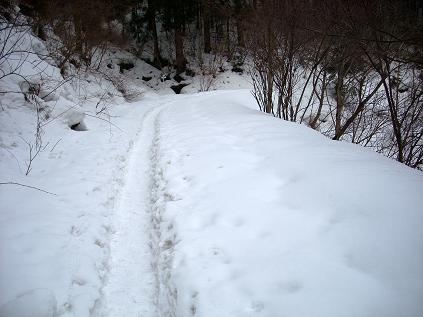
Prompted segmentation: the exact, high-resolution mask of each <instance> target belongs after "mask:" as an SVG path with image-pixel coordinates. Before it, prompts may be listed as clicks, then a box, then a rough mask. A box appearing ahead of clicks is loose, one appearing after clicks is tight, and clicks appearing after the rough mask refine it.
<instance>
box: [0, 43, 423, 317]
mask: <svg viewBox="0 0 423 317" xmlns="http://www.w3.org/2000/svg"><path fill="white" fill-rule="evenodd" d="M35 44H37V43H35ZM38 44H39V43H38ZM32 45H33V46H34V43H32ZM35 46H37V47H40V45H35ZM34 59H35V60H34V63H35V64H37V65H41V66H45V67H44V68H43V69H44V71H46V70H48V71H51V73H50V75H49V78H51V77H52V78H55V79H56V80H60V78H59V77H60V75H59V74H58V71H57V69H56V68H54V67H53V66H52V65H50V66H49V65H48V63H47V64H45V65H44V64H43V63H46V62H45V61H40V60H37V57H36V56H35V57H34ZM110 61H112V62H113V63H114V64H116V62H117V61H113V58H111V57H110V60H106V63H108V62H110ZM135 66H136V67H135V68H134V69H133V70H132V71H128V73H127V74H126V75H127V76H128V77H131V80H133V81H132V82H131V83H132V84H130V86H131V87H132V88H131V89H132V90H135V91H136V92H142V96H138V98H137V99H138V100H137V101H134V100H131V101H133V102H131V103H129V102H127V101H125V99H124V98H122V97H119V96H114V95H115V94H116V88H114V87H112V86H110V87H109V88H107V87H106V91H108V92H110V93H111V95H110V100H109V101H108V103H107V104H106V103H103V101H102V100H103V99H102V97H103V96H104V83H101V80H100V83H96V80H97V79H98V78H97V77H95V76H94V75H87V76H86V78H85V77H84V78H83V83H84V84H83V85H76V86H75V82H74V83H73V84H72V83H71V82H69V83H66V84H64V85H63V86H61V87H60V88H59V89H57V90H55V92H54V94H53V95H51V96H50V98H46V97H45V96H44V97H43V94H42V93H40V100H39V99H36V100H37V101H38V102H39V103H40V104H41V105H42V106H43V107H44V108H45V109H46V110H43V112H42V114H43V115H44V114H48V115H49V116H50V118H51V119H53V118H55V119H54V120H49V119H46V120H47V121H43V122H44V123H45V122H48V125H46V126H45V127H43V131H44V132H43V134H42V139H43V145H45V147H44V146H43V148H42V150H41V152H40V154H39V155H38V156H37V157H36V158H35V159H34V161H33V163H32V170H31V171H30V173H29V174H28V175H25V172H26V169H27V168H26V164H27V163H28V154H29V150H28V144H27V143H29V144H32V145H33V146H34V144H35V143H34V142H35V141H34V131H35V128H36V127H35V123H36V121H37V120H36V114H35V110H34V109H35V108H34V104H33V103H29V102H25V100H24V98H23V96H22V94H16V93H8V94H4V95H2V96H1V98H2V100H1V101H2V102H1V110H0V182H1V183H8V184H3V185H0V317H26V316H28V317H29V316H31V317H52V316H55V317H57V316H63V317H70V316H73V317H88V316H92V317H122V316H125V317H140V316H143V317H150V316H151V317H153V316H163V317H165V316H166V317H167V316H178V317H182V316H198V317H223V316H269V317H275V316H278V317H279V316H292V317H302V316H304V317H309V316H314V317H318V316H322V317H323V316H324V317H330V316H333V317H347V316H351V317H353V316H354V317H356V316H360V317H364V316H369V317H370V316H384V317H386V316H388V317H389V316H392V317H394V316H395V317H397V316H404V317H420V316H422V315H423V302H422V298H423V230H422V228H423V207H422V206H423V174H422V173H421V172H418V171H415V170H412V169H410V168H408V167H405V166H403V165H401V164H399V163H396V162H394V161H392V160H389V159H386V158H384V157H383V156H381V155H378V154H376V153H374V152H372V151H370V150H367V149H363V148H361V147H359V146H354V145H351V144H346V143H341V142H335V141H331V140H329V139H327V138H325V137H324V136H322V135H320V134H319V133H318V132H316V131H313V130H311V129H309V128H307V127H305V126H300V125H297V124H294V123H289V122H285V121H282V120H278V119H275V118H273V117H271V116H269V115H266V114H263V113H261V112H259V111H257V110H255V108H256V105H255V102H254V100H253V97H252V96H251V94H250V91H249V90H248V89H240V90H227V91H214V92H208V93H200V94H198V93H194V92H195V91H196V90H197V88H196V87H197V86H198V83H196V82H193V83H192V85H191V87H190V86H188V87H190V88H188V87H187V88H184V90H183V92H185V93H186V94H181V95H173V94H170V93H171V91H169V89H168V86H169V84H170V83H163V85H162V84H160V83H159V76H160V74H159V73H158V72H156V73H154V71H153V70H149V68H148V66H147V65H145V64H142V62H139V64H136V65H135ZM114 67H116V66H114ZM112 71H114V72H115V73H118V70H117V69H116V68H114V69H112ZM147 71H148V73H149V72H150V71H151V72H153V73H154V74H153V73H152V74H153V75H154V78H153V79H151V80H153V82H149V83H150V84H148V85H147V84H146V83H144V82H143V81H142V80H140V79H139V78H138V79H137V78H136V76H137V74H138V73H140V75H141V74H145V72H147ZM131 72H132V73H131ZM28 73H29V70H28ZM34 76H35V77H37V76H38V75H37V73H35V74H34ZM34 76H33V77H34ZM237 76H239V75H238V74H234V73H223V74H220V75H219V76H218V80H220V81H222V82H221V84H222V87H220V86H219V85H218V82H217V83H216V86H215V88H232V89H234V88H243V87H244V88H245V87H248V84H247V83H246V82H245V80H244V79H243V78H242V77H241V76H239V77H237ZM138 77H139V76H138ZM226 77H229V78H226ZM28 78H30V80H31V82H33V81H34V80H36V78H31V77H28ZM225 78H226V79H227V82H226V83H225ZM154 80H156V82H155V83H154ZM79 83H81V81H79ZM153 83H154V84H153ZM126 84H128V83H126ZM2 85H6V87H8V88H9V89H10V90H14V91H22V92H25V91H26V92H28V89H29V88H28V87H26V86H25V85H23V83H22V82H21V81H19V78H14V77H10V78H8V79H7V80H6V81H4V82H2ZM102 85H103V88H101V87H102ZM128 85H129V84H128ZM196 85H197V86H196ZM81 88H84V89H85V90H84V91H82V92H81ZM46 89H47V88H46ZM185 89H186V90H185ZM188 92H192V94H187V93H188ZM81 95H82V96H85V97H84V98H85V100H84V103H83V104H82V106H81V107H80V106H79V105H78V104H79V101H80V99H81ZM41 97H42V98H41ZM34 98H35V97H34ZM37 98H38V97H37ZM99 102H100V103H99ZM103 106H105V107H106V108H104V111H101V113H100V114H98V113H97V114H96V111H97V112H98V111H99V110H101V107H103ZM43 120H44V119H43ZM78 122H82V123H83V124H82V125H81V126H80V128H81V129H76V130H72V129H71V128H70V126H72V125H74V124H75V123H78ZM74 128H75V127H74ZM77 130H85V131H77ZM13 183H19V184H23V185H27V186H32V187H34V188H29V187H23V186H20V185H17V184H13ZM39 189H41V190H43V191H40V190H39Z"/></svg>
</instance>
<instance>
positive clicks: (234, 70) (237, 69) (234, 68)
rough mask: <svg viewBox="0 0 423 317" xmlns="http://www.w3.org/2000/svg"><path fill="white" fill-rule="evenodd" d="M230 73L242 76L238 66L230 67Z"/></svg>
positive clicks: (241, 70)
mask: <svg viewBox="0 0 423 317" xmlns="http://www.w3.org/2000/svg"><path fill="white" fill-rule="evenodd" d="M232 71H233V72H234V73H238V74H242V73H243V72H244V70H243V69H242V68H241V67H238V66H234V67H232Z"/></svg>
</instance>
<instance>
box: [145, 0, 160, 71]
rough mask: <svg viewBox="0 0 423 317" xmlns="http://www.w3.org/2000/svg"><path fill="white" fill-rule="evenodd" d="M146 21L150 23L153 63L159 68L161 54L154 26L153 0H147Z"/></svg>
mask: <svg viewBox="0 0 423 317" xmlns="http://www.w3.org/2000/svg"><path fill="white" fill-rule="evenodd" d="M148 23H149V25H150V30H151V33H152V35H153V45H154V48H153V64H154V65H156V67H157V68H161V66H162V65H161V56H160V49H159V39H158V36H157V26H156V8H155V6H154V1H152V0H148Z"/></svg>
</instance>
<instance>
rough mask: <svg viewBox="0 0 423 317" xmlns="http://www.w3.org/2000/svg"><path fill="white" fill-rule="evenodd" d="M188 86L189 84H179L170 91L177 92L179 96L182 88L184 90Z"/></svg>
mask: <svg viewBox="0 0 423 317" xmlns="http://www.w3.org/2000/svg"><path fill="white" fill-rule="evenodd" d="M188 85H189V84H186V83H182V84H179V85H173V86H170V89H172V90H173V91H174V92H175V94H177V95H179V94H180V93H181V90H182V88H184V87H186V86H188Z"/></svg>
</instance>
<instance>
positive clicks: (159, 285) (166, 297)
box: [149, 110, 177, 317]
mask: <svg viewBox="0 0 423 317" xmlns="http://www.w3.org/2000/svg"><path fill="white" fill-rule="evenodd" d="M162 112H163V110H161V111H160V113H159V114H158V115H157V117H156V119H155V122H154V137H153V143H152V148H151V158H150V164H151V167H150V173H151V175H150V177H151V180H150V182H151V184H150V188H151V192H150V208H149V212H150V217H151V231H150V248H151V252H152V255H153V260H152V269H153V271H154V276H155V283H156V289H155V292H156V293H155V306H156V308H157V314H158V316H166V317H175V316H176V307H177V289H176V287H175V286H174V285H173V283H172V279H171V277H172V272H171V271H172V261H173V255H174V247H175V243H176V241H177V238H176V233H175V231H174V226H173V223H172V222H169V221H166V219H165V215H164V213H165V210H166V202H167V201H169V200H172V199H173V198H172V196H171V195H170V194H169V193H168V192H167V188H166V187H167V186H166V185H167V184H166V180H165V178H164V176H163V167H162V164H161V153H160V114H161V113H162Z"/></svg>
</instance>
